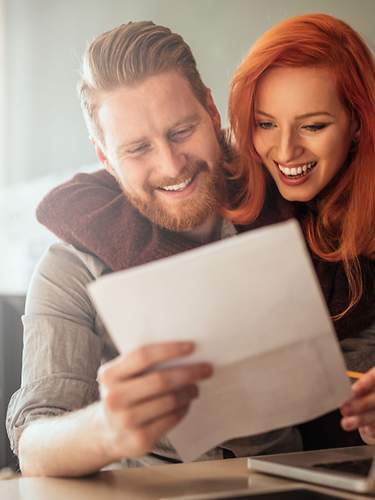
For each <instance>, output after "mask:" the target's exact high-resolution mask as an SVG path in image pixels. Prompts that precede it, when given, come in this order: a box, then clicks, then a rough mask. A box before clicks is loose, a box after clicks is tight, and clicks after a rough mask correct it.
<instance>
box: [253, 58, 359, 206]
mask: <svg viewBox="0 0 375 500" xmlns="http://www.w3.org/2000/svg"><path fill="white" fill-rule="evenodd" d="M356 128H357V125H356V123H355V121H354V120H352V119H351V116H350V114H349V113H348V111H347V109H346V108H345V107H344V106H343V104H342V103H341V102H340V100H339V96H338V94H337V90H336V85H335V81H334V78H333V76H332V74H331V72H330V71H329V69H326V68H321V67H301V68H288V67H286V68H273V69H271V70H269V71H268V72H267V73H266V74H265V75H264V76H263V77H262V78H261V79H260V81H259V83H258V86H257V91H256V96H255V128H254V146H255V149H256V151H257V153H258V154H259V156H260V157H261V159H262V162H263V164H264V165H265V166H266V168H267V169H268V171H269V172H270V174H271V175H272V177H273V179H274V181H275V182H276V184H277V187H278V189H279V191H280V193H281V195H282V196H283V197H284V198H285V199H287V200H289V201H309V200H312V199H313V198H314V197H315V196H316V195H317V194H318V193H319V192H320V191H321V190H322V189H323V188H324V187H325V186H326V185H327V184H328V183H329V181H330V180H331V179H332V178H333V177H334V176H335V175H336V174H337V172H338V171H339V170H340V168H341V167H342V165H343V164H344V162H345V159H346V157H347V155H348V151H349V149H350V145H351V143H352V140H353V138H354V135H355V131H356Z"/></svg>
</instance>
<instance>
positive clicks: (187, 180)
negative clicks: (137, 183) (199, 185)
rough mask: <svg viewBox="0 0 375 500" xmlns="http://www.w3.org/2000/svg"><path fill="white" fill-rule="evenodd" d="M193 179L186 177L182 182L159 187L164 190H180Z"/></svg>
mask: <svg viewBox="0 0 375 500" xmlns="http://www.w3.org/2000/svg"><path fill="white" fill-rule="evenodd" d="M192 180H193V177H189V179H186V180H185V181H184V182H180V184H171V185H169V186H162V187H160V189H163V190H164V191H182V190H183V189H185V188H186V187H187V186H188V185H189V184H190V183H191V181H192Z"/></svg>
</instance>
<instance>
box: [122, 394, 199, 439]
mask: <svg viewBox="0 0 375 500" xmlns="http://www.w3.org/2000/svg"><path fill="white" fill-rule="evenodd" d="M197 395H198V388H197V387H196V386H189V387H186V388H185V389H183V390H181V391H178V392H170V393H168V394H166V395H165V396H162V397H160V398H155V399H152V400H149V401H146V402H145V403H141V404H139V405H135V406H132V407H131V408H128V409H127V410H126V411H124V412H123V416H122V424H123V426H124V428H125V429H128V430H132V429H136V428H137V427H142V426H144V425H146V424H148V423H150V422H153V421H155V420H157V419H160V418H163V417H165V416H167V415H170V414H171V413H173V412H175V411H176V410H178V409H180V408H184V407H186V406H189V405H190V403H191V402H192V400H193V399H194V398H196V397H197Z"/></svg>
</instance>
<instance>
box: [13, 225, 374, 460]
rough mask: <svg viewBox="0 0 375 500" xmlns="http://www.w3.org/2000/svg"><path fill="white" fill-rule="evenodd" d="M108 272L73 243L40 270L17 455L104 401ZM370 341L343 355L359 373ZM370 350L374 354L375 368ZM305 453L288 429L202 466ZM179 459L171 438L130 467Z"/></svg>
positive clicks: (28, 330)
mask: <svg viewBox="0 0 375 500" xmlns="http://www.w3.org/2000/svg"><path fill="white" fill-rule="evenodd" d="M224 227H225V226H224ZM226 229H227V231H226V234H225V235H223V236H228V235H230V234H233V232H232V233H231V229H230V227H229V226H228V227H227V228H226ZM108 272H110V270H109V269H108V268H106V266H105V265H104V264H103V262H102V261H100V260H99V259H98V258H96V257H95V256H93V255H91V254H88V253H84V252H82V251H78V250H77V249H76V248H74V247H72V246H71V245H67V244H65V243H57V244H55V245H53V246H51V248H50V249H49V250H48V252H47V253H46V254H45V256H44V257H43V258H42V260H41V262H40V263H39V265H38V267H37V269H36V270H35V273H34V275H33V278H32V282H31V285H30V289H29V293H28V297H27V301H26V310H25V315H24V316H23V323H24V351H23V366H22V383H21V388H20V389H19V390H18V391H17V392H16V393H15V394H14V395H13V397H12V399H11V401H10V404H9V408H8V414H7V431H8V435H9V439H10V442H11V447H12V449H13V451H14V452H15V453H16V454H17V453H18V442H19V438H20V435H21V433H22V431H23V430H24V429H25V427H26V426H27V425H29V424H30V422H32V421H33V420H36V419H38V418H41V417H46V416H58V415H63V414H65V413H67V412H71V411H74V410H77V409H80V408H83V407H85V406H87V405H89V404H91V403H93V402H95V401H97V400H98V398H99V393H98V384H97V381H96V376H97V370H98V368H99V366H100V365H101V364H102V363H104V362H106V361H108V360H110V359H112V358H113V357H115V356H117V355H118V351H117V350H116V348H115V346H114V344H113V342H112V340H111V338H110V336H109V335H108V332H107V331H106V329H105V327H104V325H103V323H102V321H101V320H100V317H99V316H98V315H97V313H96V311H95V308H94V306H93V304H92V302H91V299H90V297H89V295H88V293H87V288H86V287H87V285H88V283H90V282H91V281H93V280H95V279H97V278H98V277H100V276H101V275H103V274H105V273H108ZM363 339H364V340H362V339H355V340H354V339H349V340H347V341H345V345H344V346H343V347H344V351H345V352H346V354H347V355H348V356H349V359H350V360H351V362H350V368H351V369H363V368H364V365H365V364H366V363H367V365H368V366H371V365H372V364H375V349H374V347H375V326H373V327H372V328H371V329H369V330H368V331H366V332H364V335H363ZM369 348H370V349H371V352H372V353H374V354H373V355H372V358H371V359H370V360H369V356H368V353H369ZM357 361H358V362H357ZM368 366H366V368H367V367H368ZM301 446H302V444H301V439H300V435H299V433H298V431H297V430H296V429H294V428H285V429H278V430H275V431H272V432H268V433H265V434H260V435H257V436H252V437H243V438H238V439H233V440H231V441H228V442H226V443H223V444H222V445H221V446H219V447H216V448H214V449H213V450H210V451H209V452H207V453H206V454H204V455H203V456H202V457H200V459H218V458H222V457H223V448H225V449H228V450H230V451H232V452H233V453H234V454H235V455H236V456H248V455H256V454H260V453H262V454H263V453H278V452H284V451H297V450H299V449H301ZM176 459H177V460H178V459H179V457H178V455H177V453H176V451H175V450H174V449H173V447H172V446H171V445H170V443H169V441H168V439H166V438H165V439H163V440H162V441H161V442H159V443H158V445H157V446H156V448H155V450H154V453H151V454H149V455H147V456H145V457H142V458H141V459H139V460H136V461H133V460H128V461H126V462H127V465H131V466H133V465H144V464H155V463H159V464H160V463H165V462H168V461H173V460H176Z"/></svg>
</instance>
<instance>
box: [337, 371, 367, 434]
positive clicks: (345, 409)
mask: <svg viewBox="0 0 375 500" xmlns="http://www.w3.org/2000/svg"><path fill="white" fill-rule="evenodd" d="M352 394H353V396H352V398H351V399H349V401H347V402H346V403H344V404H343V405H342V407H341V408H340V409H341V413H342V415H343V418H342V420H341V425H342V428H343V429H344V430H346V431H353V430H355V429H358V430H359V433H360V435H361V438H362V439H363V441H364V442H365V443H367V444H375V367H374V368H372V369H371V370H369V371H368V372H367V373H365V374H364V375H363V376H362V377H361V378H360V379H359V380H357V382H355V383H354V384H353V385H352Z"/></svg>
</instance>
